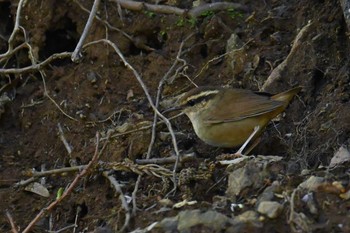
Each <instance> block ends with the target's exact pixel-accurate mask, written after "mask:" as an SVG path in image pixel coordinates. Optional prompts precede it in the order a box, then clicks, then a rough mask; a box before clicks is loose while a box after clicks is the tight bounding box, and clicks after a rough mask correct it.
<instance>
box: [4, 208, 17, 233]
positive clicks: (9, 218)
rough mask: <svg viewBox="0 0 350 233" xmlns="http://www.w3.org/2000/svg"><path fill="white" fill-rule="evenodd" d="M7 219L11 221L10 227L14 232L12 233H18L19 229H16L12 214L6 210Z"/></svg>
mask: <svg viewBox="0 0 350 233" xmlns="http://www.w3.org/2000/svg"><path fill="white" fill-rule="evenodd" d="M6 217H7V219H8V221H9V223H10V225H11V231H12V233H18V231H17V229H16V228H17V227H16V224H15V222H14V221H13V218H12V216H11V214H10V212H9V211H8V210H6Z"/></svg>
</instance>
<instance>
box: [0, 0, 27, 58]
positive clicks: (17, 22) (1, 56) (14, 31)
mask: <svg viewBox="0 0 350 233" xmlns="http://www.w3.org/2000/svg"><path fill="white" fill-rule="evenodd" d="M24 2H25V1H24V0H20V1H19V3H18V7H17V11H16V20H15V26H14V27H13V31H12V33H11V36H10V38H9V40H8V49H7V52H6V53H4V54H0V60H1V59H3V58H4V57H7V56H8V55H9V54H11V53H12V50H13V41H14V39H15V36H16V34H17V32H18V31H19V30H20V24H19V20H20V18H21V11H22V7H23V5H24Z"/></svg>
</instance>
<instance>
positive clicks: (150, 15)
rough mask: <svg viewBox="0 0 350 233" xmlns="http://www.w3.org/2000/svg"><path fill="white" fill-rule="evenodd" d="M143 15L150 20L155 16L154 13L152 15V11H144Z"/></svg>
mask: <svg viewBox="0 0 350 233" xmlns="http://www.w3.org/2000/svg"><path fill="white" fill-rule="evenodd" d="M143 13H144V14H145V15H147V16H148V17H150V18H154V17H155V16H156V13H154V12H152V11H144V12H143Z"/></svg>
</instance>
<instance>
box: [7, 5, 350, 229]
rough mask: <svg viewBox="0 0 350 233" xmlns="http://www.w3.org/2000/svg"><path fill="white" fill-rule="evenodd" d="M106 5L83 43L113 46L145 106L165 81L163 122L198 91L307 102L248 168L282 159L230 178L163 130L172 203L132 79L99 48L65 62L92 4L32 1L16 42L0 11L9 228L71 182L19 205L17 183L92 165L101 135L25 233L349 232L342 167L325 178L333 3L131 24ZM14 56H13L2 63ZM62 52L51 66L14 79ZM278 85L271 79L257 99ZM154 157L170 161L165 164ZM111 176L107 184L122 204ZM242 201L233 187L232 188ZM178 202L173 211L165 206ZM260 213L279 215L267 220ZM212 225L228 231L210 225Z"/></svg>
mask: <svg viewBox="0 0 350 233" xmlns="http://www.w3.org/2000/svg"><path fill="white" fill-rule="evenodd" d="M116 2H117V1H109V2H103V3H101V5H100V7H99V10H98V12H97V18H95V20H94V22H93V24H92V27H91V30H90V31H89V33H88V37H87V41H86V43H89V42H96V41H99V40H101V39H107V40H108V41H110V42H111V43H114V44H115V45H116V46H118V48H119V49H120V51H121V53H122V54H123V55H124V56H125V58H126V59H127V61H128V62H129V63H130V64H131V66H132V67H133V68H134V69H135V70H136V71H137V72H138V73H139V74H141V78H142V80H143V82H144V84H145V86H146V87H147V89H148V91H149V94H150V96H151V98H152V99H153V101H155V98H156V96H157V91H158V90H159V83H160V82H162V79H163V78H164V77H165V75H166V74H167V72H169V71H171V72H170V73H169V78H168V79H167V80H166V81H165V83H164V86H162V87H161V92H160V94H161V99H160V103H161V105H160V106H159V110H160V111H163V110H164V109H165V107H163V105H162V104H165V105H166V103H168V102H170V103H171V101H172V98H173V97H175V96H178V95H179V94H181V93H183V92H185V91H188V90H189V89H191V88H192V87H193V86H194V85H193V84H194V83H195V84H196V85H198V86H204V85H206V86H207V85H209V86H229V87H235V88H245V89H251V90H254V91H259V90H262V89H264V91H268V92H270V93H279V92H282V91H284V90H287V89H289V88H291V87H294V86H301V87H302V88H303V89H302V92H301V93H300V94H299V95H298V97H297V98H295V99H294V100H293V102H292V103H291V104H290V106H289V107H288V108H287V110H286V113H285V114H283V116H281V117H280V119H279V120H278V121H274V122H273V123H271V124H270V125H269V126H268V127H267V129H266V132H265V133H264V134H263V137H262V139H261V142H260V144H259V145H258V146H257V147H256V148H255V149H254V150H253V151H252V153H251V154H254V155H266V156H267V155H276V156H280V157H281V158H282V159H279V158H278V159H277V158H276V157H265V159H263V158H260V157H255V159H253V160H254V162H251V161H250V162H247V161H245V162H243V163H241V164H240V165H233V166H231V167H229V168H227V166H224V165H221V164H220V163H219V162H218V157H219V156H220V155H222V154H225V153H232V152H234V150H227V149H220V148H213V147H211V146H209V145H206V144H205V143H204V142H202V141H200V139H198V137H197V136H196V135H195V133H194V131H193V129H192V126H191V124H190V122H189V120H188V119H187V118H186V117H183V116H180V117H177V118H175V119H173V120H171V123H172V126H173V128H174V131H175V135H176V138H177V145H178V147H179V150H180V152H181V154H182V155H183V156H184V157H186V159H185V158H184V159H183V161H181V162H180V163H179V164H178V165H179V166H178V169H177V170H176V173H177V180H176V181H175V182H176V184H177V186H178V189H177V190H176V192H171V190H172V188H173V187H174V183H173V182H174V180H173V173H172V171H173V167H174V163H175V155H174V152H173V151H174V148H173V145H172V139H171V136H170V134H169V133H168V132H169V131H168V129H167V127H166V126H165V125H164V124H158V126H157V127H156V134H155V141H154V145H153V147H152V150H150V152H151V153H150V156H151V159H154V160H145V159H146V156H147V154H148V151H149V145H150V141H151V138H152V131H151V127H150V126H151V125H152V122H153V117H154V111H153V110H152V108H151V105H150V103H149V100H148V99H147V98H146V95H145V93H144V90H143V88H142V87H141V85H140V83H139V82H138V81H137V79H136V78H135V75H134V73H133V72H132V71H131V70H130V69H128V67H126V66H125V64H124V63H123V61H122V60H121V59H120V57H119V56H118V55H117V54H116V52H115V50H114V49H113V48H112V47H111V46H110V45H108V44H106V43H103V42H101V41H100V43H95V44H91V45H89V46H86V47H84V49H83V51H82V59H81V60H80V62H79V63H73V62H72V61H71V60H70V56H67V55H66V54H64V53H65V52H72V51H73V50H74V48H75V47H76V44H77V43H78V41H79V39H80V37H81V34H82V32H83V30H84V28H85V24H86V22H87V19H88V17H89V11H90V9H91V7H92V5H93V1H82V2H79V1H28V2H26V3H25V4H24V5H23V6H22V11H21V12H20V17H19V24H20V27H19V29H18V31H16V32H15V34H14V35H15V36H14V37H12V36H11V33H12V30H13V28H14V26H15V25H16V23H15V20H16V12H17V9H18V7H19V4H22V1H20V2H19V3H14V2H12V1H2V2H0V6H1V7H0V36H1V38H0V52H1V54H2V55H0V63H1V66H2V69H0V75H1V76H0V174H1V183H0V184H1V186H0V187H1V192H0V195H1V196H0V198H1V200H2V202H1V203H0V209H2V210H4V211H5V210H6V211H7V212H8V213H10V214H11V216H12V218H13V220H14V222H15V224H16V225H17V226H18V227H20V229H23V228H24V227H25V226H26V225H27V224H28V223H29V222H30V221H31V220H32V219H33V216H34V215H36V214H37V213H38V212H39V211H40V210H42V209H43V208H45V207H46V206H47V205H48V203H51V202H52V201H54V200H55V196H56V193H57V192H58V190H59V189H60V188H63V189H64V188H66V187H67V185H68V184H69V183H70V182H72V180H73V179H74V177H75V176H76V174H77V172H64V173H60V174H59V175H57V174H56V175H48V176H44V178H40V179H39V178H36V182H37V183H41V185H42V186H43V187H45V189H47V190H48V192H49V197H42V196H40V195H37V194H35V193H33V192H28V191H25V190H24V189H25V187H28V185H27V184H26V185H15V184H16V183H17V182H19V181H20V180H25V179H27V178H28V177H27V175H28V174H31V173H32V171H33V170H35V171H42V170H53V169H60V168H65V167H76V166H80V165H86V164H88V163H89V161H90V160H91V158H92V157H93V155H94V154H95V147H96V137H95V135H96V132H99V133H100V135H101V142H100V145H103V144H104V143H105V142H107V143H106V148H105V149H104V151H103V153H102V154H101V157H100V158H99V163H98V165H95V168H96V169H92V171H91V173H90V174H89V176H86V177H85V178H84V179H82V180H80V181H79V183H78V185H77V186H76V187H75V189H74V190H73V192H71V193H70V195H69V196H68V197H66V198H65V199H64V200H63V201H62V202H61V203H60V204H59V205H58V206H57V207H56V208H55V209H54V210H53V211H52V212H51V213H48V214H46V215H45V217H43V218H42V219H41V221H39V222H38V223H37V224H36V226H35V228H36V230H38V231H42V232H44V231H47V230H49V229H51V230H59V229H62V228H64V227H66V226H69V225H71V224H74V223H75V224H77V226H76V227H77V229H78V231H83V230H84V229H87V230H88V231H93V230H94V229H96V231H95V232H99V231H98V230H101V229H103V230H111V231H117V230H120V229H122V228H123V225H124V224H125V223H126V225H125V226H127V228H126V230H127V231H132V230H135V229H138V228H145V227H147V226H149V225H151V224H152V223H154V222H156V221H158V225H157V228H156V229H155V230H156V231H159V232H163V231H165V230H168V231H174V232H176V231H181V230H184V231H185V230H188V231H191V232H202V231H208V232H209V231H210V232H211V231H215V230H216V231H230V230H233V229H235V230H238V231H248V230H249V231H251V232H254V231H256V232H271V231H276V232H294V231H296V230H300V231H310V232H311V231H318V232H329V231H343V232H346V231H347V230H348V229H349V228H350V225H349V221H348V219H347V218H348V217H340V216H343V215H342V214H344V215H345V213H346V210H347V208H348V207H347V204H346V200H347V199H348V197H347V196H346V194H347V191H348V190H349V187H348V183H349V179H348V177H347V176H344V174H347V169H346V164H345V165H343V164H342V165H341V166H339V167H337V169H333V170H332V169H329V167H328V165H329V162H330V160H331V158H332V157H333V156H334V154H335V152H336V151H337V150H338V149H339V148H340V146H342V145H343V146H344V147H345V148H346V147H347V146H349V143H350V141H349V134H350V121H349V115H350V105H349V100H350V95H349V93H350V78H349V58H348V52H349V38H348V33H349V32H348V29H347V25H346V22H345V21H344V16H343V10H342V7H341V5H340V4H338V2H334V1H329V0H326V1H321V2H320V1H302V0H298V1H275V0H267V1H249V0H246V1H241V2H240V4H242V5H244V6H245V7H246V8H247V10H237V9H233V8H231V7H228V8H221V10H218V11H214V10H210V9H208V10H206V11H203V13H202V14H201V15H200V16H199V17H191V16H190V15H189V14H187V15H186V14H184V15H176V14H166V13H165V12H164V11H162V13H160V12H159V11H158V12H157V10H155V11H154V10H150V9H146V8H144V10H139V11H135V10H132V9H128V8H127V7H126V6H124V5H118V4H117V3H116ZM147 3H148V4H154V3H153V2H147ZM157 4H158V5H153V6H172V7H173V8H172V9H174V8H175V7H178V8H185V7H186V8H189V9H190V8H195V7H197V6H195V5H189V4H188V2H187V1H185V2H183V3H182V2H181V1H175V2H173V1H165V2H164V1H159V2H157ZM194 4H196V3H194ZM203 4H205V3H203ZM213 4H214V3H213ZM246 8H242V9H246ZM188 12H189V11H188ZM307 25H308V27H307V30H306V29H305V28H306V26H307ZM303 29H305V33H301V32H302V30H303ZM300 35H302V36H300ZM298 36H300V37H298ZM228 41H231V43H230V44H228ZM9 42H10V43H9ZM11 46H12V47H13V48H12V49H14V48H16V49H14V50H12V51H10V50H9V49H10V47H11ZM180 48H181V49H182V50H181V53H179V51H180ZM6 51H10V52H8V53H7V52H6ZM58 53H60V56H59V57H60V59H52V60H50V61H49V62H47V63H46V64H44V65H43V66H41V67H34V68H33V69H30V70H23V71H20V70H19V69H20V68H23V67H29V66H31V65H34V64H33V63H35V62H37V63H40V61H44V60H45V59H48V58H49V59H50V57H51V56H52V55H53V54H58ZM176 61H177V63H176V65H175V69H172V68H171V67H172V65H173V64H174V63H175V62H176ZM276 67H280V69H276ZM11 69H15V71H13V70H11ZM16 69H17V71H16ZM276 70H278V71H280V72H281V73H280V77H279V78H278V79H274V80H273V82H271V84H269V85H267V81H266V80H267V79H268V77H269V76H270V75H271V73H272V72H276ZM270 77H271V76H270ZM140 128H142V129H141V130H140ZM108 135H110V138H109V140H107V139H108V137H109V136H108ZM69 150H71V151H69ZM99 150H101V146H100V148H99ZM165 158H168V159H169V161H170V162H169V161H168V163H166V162H165V164H164V163H163V162H164V159H165ZM147 159H148V158H147ZM145 161H146V162H145ZM159 161H161V162H159ZM144 163H146V164H144ZM343 166H345V168H344V167H343ZM80 169H82V168H81V167H80ZM103 172H105V173H103ZM254 174H255V176H254ZM138 175H142V176H140V177H139V176H138ZM312 175H314V176H317V177H321V178H325V179H324V180H321V179H319V180H318V183H317V184H318V186H317V188H314V187H313V186H312V187H310V186H307V185H306V188H305V187H304V189H301V188H300V187H299V184H301V183H302V182H304V181H307V180H308V179H310V177H312ZM106 177H109V178H111V177H114V179H116V180H117V182H118V183H119V185H120V189H121V191H122V194H120V193H119V192H118V191H116V190H115V187H116V186H111V181H110V180H109V179H107V178H106ZM236 177H241V179H238V180H234V178H236ZM138 180H139V181H138ZM247 180H248V181H247ZM137 181H138V182H137ZM250 181H251V182H252V183H249V182H250ZM235 182H238V184H239V185H233V184H235ZM136 183H137V184H138V186H137V188H135V184H136ZM308 185H309V184H308ZM238 186H239V187H242V188H241V189H235V188H237V187H238ZM305 190H307V191H305ZM310 193H311V194H310ZM307 195H311V196H307ZM267 196H268V198H267ZM123 197H124V199H126V200H129V199H132V198H136V199H134V200H131V201H130V202H128V203H126V204H125V203H123V202H121V201H120V198H123ZM306 199H307V200H306ZM305 200H306V201H305ZM310 200H311V201H310ZM133 201H134V202H133ZM261 202H265V203H264V204H262V205H260V204H261ZM266 202H274V203H272V204H271V203H266ZM276 202H277V203H279V205H277V204H276ZM28 203H30V204H28ZM175 203H181V204H182V205H183V206H181V205H180V206H175V207H173V205H174V204H175ZM268 204H269V205H268ZM270 204H271V205H270ZM266 205H268V206H271V208H272V207H276V211H274V212H273V211H268V212H265V209H263V210H262V208H263V207H262V206H266ZM315 209H316V210H315ZM199 210H201V211H202V212H201V211H199ZM339 213H340V214H339ZM273 214H275V215H276V216H273V217H271V215H273ZM2 215H3V217H2V218H0V229H1V231H4V232H7V231H10V230H11V225H10V223H9V220H8V218H6V217H5V214H4V213H3V214H2ZM189 216H196V218H197V220H196V221H194V220H193V219H191V220H190V217H189ZM128 217H130V220H128ZM216 218H218V219H222V220H220V223H222V224H224V225H221V226H219V225H220V224H217V222H215V221H213V222H210V221H209V222H208V221H207V219H216ZM187 220H188V222H187ZM211 221H212V220H211ZM221 221H222V222H221ZM49 223H50V224H51V223H52V224H53V226H52V225H51V226H50V224H49ZM170 223H172V224H173V225H172V224H170ZM185 223H186V224H187V225H186V224H185ZM182 224H184V225H186V226H184V225H182ZM222 226H225V227H224V228H222ZM181 227H183V228H181ZM320 228H321V230H320ZM272 229H274V230H272ZM70 230H71V229H70ZM124 230H125V229H124Z"/></svg>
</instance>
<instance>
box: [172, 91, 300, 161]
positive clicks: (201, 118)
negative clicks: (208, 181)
mask: <svg viewBox="0 0 350 233" xmlns="http://www.w3.org/2000/svg"><path fill="white" fill-rule="evenodd" d="M300 90H301V88H300V87H296V88H293V89H291V90H288V91H285V92H282V93H280V94H277V95H272V96H271V95H267V94H266V93H259V92H253V91H250V90H244V89H232V88H217V87H199V88H195V89H193V90H191V91H189V92H187V93H186V94H184V95H183V96H182V97H180V99H179V100H178V101H177V106H176V107H175V108H173V109H172V110H174V109H180V110H182V112H184V113H185V114H186V115H187V116H188V117H189V118H190V120H191V123H192V125H193V128H194V131H195V132H196V134H197V136H198V137H199V138H200V139H201V140H203V141H204V142H206V143H207V144H209V145H212V146H217V147H227V148H232V147H237V146H240V145H242V144H243V146H242V147H241V148H240V149H239V150H238V151H237V153H236V154H240V155H242V151H243V150H244V148H245V147H246V146H247V144H248V143H249V142H250V141H251V140H253V142H254V141H255V140H256V139H257V138H258V136H259V135H260V134H261V133H262V132H263V130H264V129H265V127H266V125H267V124H268V123H269V122H270V121H271V120H272V119H273V118H274V117H276V116H277V115H278V114H280V113H281V112H283V111H284V110H285V109H286V107H287V105H288V104H289V102H290V101H291V100H292V98H293V97H294V95H296V94H297V93H298V92H299V91H300ZM256 144H257V143H255V144H253V145H252V146H251V148H249V151H250V150H251V149H253V148H254V147H255V146H256ZM249 151H248V152H247V153H249Z"/></svg>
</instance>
